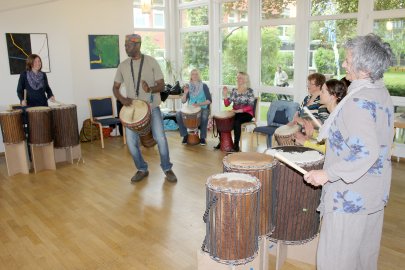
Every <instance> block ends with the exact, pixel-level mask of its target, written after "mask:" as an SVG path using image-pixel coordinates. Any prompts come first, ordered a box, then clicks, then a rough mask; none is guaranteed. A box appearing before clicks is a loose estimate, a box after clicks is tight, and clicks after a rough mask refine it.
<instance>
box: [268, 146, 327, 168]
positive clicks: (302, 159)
mask: <svg viewBox="0 0 405 270" xmlns="http://www.w3.org/2000/svg"><path fill="white" fill-rule="evenodd" d="M277 152H278V153H280V154H281V155H283V156H284V157H285V158H286V159H288V160H290V161H292V162H294V163H296V164H298V165H300V166H305V165H308V164H313V163H319V162H322V161H323V158H324V155H323V154H322V153H321V152H319V151H316V150H314V149H312V148H308V147H303V146H280V147H274V148H271V149H270V148H269V149H267V150H266V151H265V152H264V153H265V154H267V155H271V156H273V157H274V155H275V154H276V153H277Z"/></svg>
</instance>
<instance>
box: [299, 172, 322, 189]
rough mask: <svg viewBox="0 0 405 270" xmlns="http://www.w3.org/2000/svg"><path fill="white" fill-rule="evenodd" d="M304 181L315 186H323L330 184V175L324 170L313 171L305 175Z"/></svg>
mask: <svg viewBox="0 0 405 270" xmlns="http://www.w3.org/2000/svg"><path fill="white" fill-rule="evenodd" d="M304 180H305V181H306V182H307V183H308V184H311V185H313V186H316V187H317V186H323V185H324V184H325V183H326V182H328V175H327V174H326V172H325V171H324V170H312V171H309V172H307V173H306V174H304Z"/></svg>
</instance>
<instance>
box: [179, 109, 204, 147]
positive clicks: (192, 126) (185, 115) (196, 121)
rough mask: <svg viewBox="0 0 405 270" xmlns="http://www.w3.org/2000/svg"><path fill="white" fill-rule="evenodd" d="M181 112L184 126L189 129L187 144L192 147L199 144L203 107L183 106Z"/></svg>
mask: <svg viewBox="0 0 405 270" xmlns="http://www.w3.org/2000/svg"><path fill="white" fill-rule="evenodd" d="M180 111H181V117H182V119H183V123H184V126H185V127H186V128H187V133H188V134H187V135H188V136H187V143H188V144H190V145H196V144H199V143H200V137H199V133H198V127H199V126H200V123H201V107H195V106H190V105H187V106H183V107H182V108H181V110H180Z"/></svg>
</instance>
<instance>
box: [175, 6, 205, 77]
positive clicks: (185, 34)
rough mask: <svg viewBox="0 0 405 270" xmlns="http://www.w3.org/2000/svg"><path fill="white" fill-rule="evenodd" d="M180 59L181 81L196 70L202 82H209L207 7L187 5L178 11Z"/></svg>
mask: <svg viewBox="0 0 405 270" xmlns="http://www.w3.org/2000/svg"><path fill="white" fill-rule="evenodd" d="M179 16H180V25H181V29H180V48H181V51H180V59H181V67H180V68H179V69H180V70H181V71H180V72H181V74H182V77H183V80H188V78H189V77H190V71H191V70H192V69H195V68H196V69H198V70H199V71H200V73H201V79H202V80H203V81H208V80H209V55H210V54H209V35H208V33H209V32H208V5H206V4H205V5H200V6H197V7H195V6H192V7H188V6H187V5H186V6H185V7H184V8H182V9H180V12H179Z"/></svg>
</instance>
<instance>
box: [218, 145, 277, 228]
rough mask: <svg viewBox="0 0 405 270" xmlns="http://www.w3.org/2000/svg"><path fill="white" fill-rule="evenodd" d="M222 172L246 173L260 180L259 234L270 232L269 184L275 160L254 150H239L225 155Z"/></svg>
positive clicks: (270, 183)
mask: <svg viewBox="0 0 405 270" xmlns="http://www.w3.org/2000/svg"><path fill="white" fill-rule="evenodd" d="M222 163H223V165H224V172H238V173H246V174H249V175H251V176H254V177H256V178H258V179H259V180H260V184H261V189H260V203H259V205H260V219H259V235H266V234H269V233H270V232H271V229H272V228H271V211H272V209H271V202H272V200H271V185H272V170H273V168H274V165H275V161H274V159H273V157H272V156H270V155H266V154H262V153H256V152H240V153H234V154H231V155H228V156H225V157H224V159H223V160H222Z"/></svg>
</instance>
